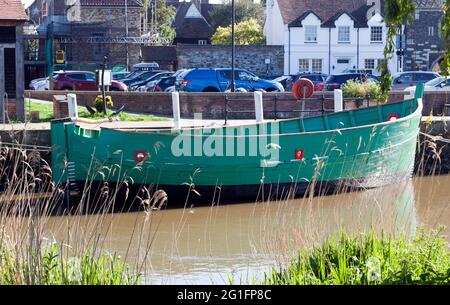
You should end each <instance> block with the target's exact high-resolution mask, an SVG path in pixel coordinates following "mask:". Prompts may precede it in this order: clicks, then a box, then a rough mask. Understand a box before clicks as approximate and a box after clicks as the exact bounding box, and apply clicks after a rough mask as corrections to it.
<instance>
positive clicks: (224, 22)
mask: <svg viewBox="0 0 450 305" xmlns="http://www.w3.org/2000/svg"><path fill="white" fill-rule="evenodd" d="M235 7H236V9H235V18H236V19H235V22H236V23H239V22H242V21H245V20H249V19H255V20H257V22H258V24H259V25H260V26H261V27H262V26H263V25H264V5H263V4H261V3H254V2H253V0H236V2H235ZM231 13H232V11H231V0H226V1H225V2H224V4H223V5H217V6H216V7H214V9H213V10H212V12H211V26H212V27H213V28H214V29H217V28H218V27H219V26H220V27H227V26H229V25H230V24H231Z"/></svg>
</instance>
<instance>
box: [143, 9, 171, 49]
mask: <svg viewBox="0 0 450 305" xmlns="http://www.w3.org/2000/svg"><path fill="white" fill-rule="evenodd" d="M144 10H148V28H149V29H153V28H155V29H156V31H157V33H158V34H159V35H160V36H161V37H168V38H170V40H171V41H172V40H173V39H174V38H175V29H173V28H172V23H173V20H174V17H175V14H176V11H177V10H176V8H175V7H174V6H172V5H166V0H156V9H155V7H154V0H144Z"/></svg>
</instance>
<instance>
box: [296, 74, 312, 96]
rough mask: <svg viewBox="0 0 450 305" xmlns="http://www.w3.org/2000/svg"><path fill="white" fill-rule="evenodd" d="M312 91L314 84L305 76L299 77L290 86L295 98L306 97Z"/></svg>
mask: <svg viewBox="0 0 450 305" xmlns="http://www.w3.org/2000/svg"><path fill="white" fill-rule="evenodd" d="M313 93H314V84H313V82H312V81H310V80H309V79H307V78H300V79H299V80H297V81H296V82H295V83H294V86H292V95H293V96H294V97H295V98H296V99H302V98H308V97H310V96H311V95H312V94H313Z"/></svg>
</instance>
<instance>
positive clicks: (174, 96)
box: [172, 92, 181, 129]
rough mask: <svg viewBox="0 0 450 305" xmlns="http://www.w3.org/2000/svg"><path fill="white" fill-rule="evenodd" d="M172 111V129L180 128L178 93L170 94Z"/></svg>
mask: <svg viewBox="0 0 450 305" xmlns="http://www.w3.org/2000/svg"><path fill="white" fill-rule="evenodd" d="M172 111H173V128H175V129H180V128H181V117H180V95H179V93H178V92H172Z"/></svg>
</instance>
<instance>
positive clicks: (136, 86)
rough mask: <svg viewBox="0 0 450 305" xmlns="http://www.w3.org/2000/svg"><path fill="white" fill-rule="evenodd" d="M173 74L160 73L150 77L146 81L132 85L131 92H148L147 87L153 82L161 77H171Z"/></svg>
mask: <svg viewBox="0 0 450 305" xmlns="http://www.w3.org/2000/svg"><path fill="white" fill-rule="evenodd" d="M172 74H173V72H169V71H167V72H160V73H156V74H154V75H152V76H150V77H149V78H148V79H146V80H143V81H141V82H137V83H134V84H133V85H132V86H131V87H130V90H131V91H148V90H147V89H148V87H149V86H152V85H153V83H154V82H156V81H158V80H160V79H161V78H162V77H167V76H171V75H172Z"/></svg>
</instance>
